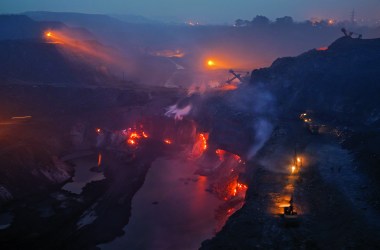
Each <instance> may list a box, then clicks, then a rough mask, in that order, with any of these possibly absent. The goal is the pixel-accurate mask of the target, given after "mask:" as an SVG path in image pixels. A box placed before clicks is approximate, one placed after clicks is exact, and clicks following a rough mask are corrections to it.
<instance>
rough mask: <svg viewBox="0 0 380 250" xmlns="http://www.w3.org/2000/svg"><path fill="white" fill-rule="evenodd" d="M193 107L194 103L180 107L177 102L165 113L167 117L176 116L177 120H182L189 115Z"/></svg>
mask: <svg viewBox="0 0 380 250" xmlns="http://www.w3.org/2000/svg"><path fill="white" fill-rule="evenodd" d="M191 109H192V105H191V104H189V105H187V106H185V107H183V108H179V107H178V106H177V104H174V105H172V106H170V107H169V108H168V109H167V111H166V113H165V115H166V116H167V117H174V119H175V120H179V121H180V120H182V119H183V117H184V116H186V115H188V114H189V113H190V111H191Z"/></svg>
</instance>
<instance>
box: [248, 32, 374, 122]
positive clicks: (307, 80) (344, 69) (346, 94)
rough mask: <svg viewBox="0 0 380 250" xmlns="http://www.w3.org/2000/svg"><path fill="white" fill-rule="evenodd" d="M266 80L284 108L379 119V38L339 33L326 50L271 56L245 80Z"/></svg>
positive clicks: (335, 117)
mask: <svg viewBox="0 0 380 250" xmlns="http://www.w3.org/2000/svg"><path fill="white" fill-rule="evenodd" d="M258 82H263V83H266V84H268V85H269V86H270V88H271V89H273V91H274V92H275V93H276V97H277V98H278V101H279V103H280V105H281V106H282V108H283V111H284V112H285V113H284V114H287V112H286V111H290V112H295V113H298V112H299V113H300V112H303V111H305V110H313V111H314V112H316V113H318V114H319V116H320V118H324V119H325V121H329V123H331V122H335V123H338V124H339V123H345V124H346V125H347V124H351V125H354V126H359V127H362V126H373V127H376V126H378V125H379V124H380V108H379V105H378V104H379V100H378V97H379V93H380V39H368V40H361V39H353V38H348V37H343V38H340V39H338V40H336V41H335V42H334V43H333V44H331V45H330V46H329V47H328V49H327V50H320V51H318V50H311V51H309V52H306V53H304V54H301V55H299V56H298V57H286V58H280V59H277V60H276V61H275V62H274V63H273V64H272V66H271V67H269V68H264V69H259V70H254V71H253V72H252V77H251V83H252V84H255V83H258Z"/></svg>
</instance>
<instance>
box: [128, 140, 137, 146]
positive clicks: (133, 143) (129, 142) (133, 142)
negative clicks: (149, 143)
mask: <svg viewBox="0 0 380 250" xmlns="http://www.w3.org/2000/svg"><path fill="white" fill-rule="evenodd" d="M127 142H128V144H129V145H136V141H135V140H133V139H128V140H127Z"/></svg>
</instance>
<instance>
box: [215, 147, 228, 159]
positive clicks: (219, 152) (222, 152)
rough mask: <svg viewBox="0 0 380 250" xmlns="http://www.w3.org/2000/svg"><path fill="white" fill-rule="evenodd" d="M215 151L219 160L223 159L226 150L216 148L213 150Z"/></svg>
mask: <svg viewBox="0 0 380 250" xmlns="http://www.w3.org/2000/svg"><path fill="white" fill-rule="evenodd" d="M215 153H216V154H217V155H218V156H219V160H220V161H224V155H225V154H226V151H224V150H223V149H217V150H215Z"/></svg>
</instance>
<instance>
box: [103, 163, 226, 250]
mask: <svg viewBox="0 0 380 250" xmlns="http://www.w3.org/2000/svg"><path fill="white" fill-rule="evenodd" d="M182 159H186V157H185V156H183V157H176V158H171V159H167V158H160V159H158V160H156V161H155V162H154V163H153V164H152V167H151V169H150V171H149V173H148V174H147V176H146V180H145V183H144V185H143V187H142V188H141V189H140V190H139V191H138V192H137V194H136V196H135V197H134V198H133V201H132V215H131V219H130V222H129V224H128V225H127V226H126V227H125V228H124V231H125V235H124V236H122V237H120V238H117V239H116V240H114V241H113V242H111V243H108V244H105V245H102V246H101V248H102V249H198V248H199V247H200V245H201V243H202V241H204V240H205V239H208V238H210V237H212V236H213V235H214V234H215V230H216V228H217V226H218V221H217V219H216V214H215V211H216V209H217V208H218V207H219V206H220V205H221V204H222V203H223V201H220V200H218V199H217V198H216V196H214V195H212V194H211V193H209V192H207V191H206V189H207V188H208V185H209V183H208V179H207V177H203V176H197V175H194V172H195V170H196V168H197V167H196V164H194V162H193V161H190V160H182Z"/></svg>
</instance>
